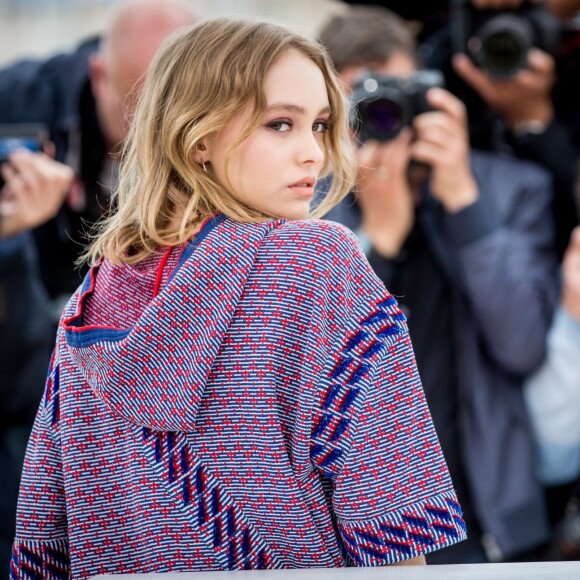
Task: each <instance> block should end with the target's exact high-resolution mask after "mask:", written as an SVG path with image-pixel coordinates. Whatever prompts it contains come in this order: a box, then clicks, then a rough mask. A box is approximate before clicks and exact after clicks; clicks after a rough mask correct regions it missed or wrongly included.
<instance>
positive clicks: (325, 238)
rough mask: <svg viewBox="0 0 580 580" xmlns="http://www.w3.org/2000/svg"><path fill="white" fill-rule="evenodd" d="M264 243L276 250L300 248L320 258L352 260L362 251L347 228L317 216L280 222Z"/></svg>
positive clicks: (355, 238)
mask: <svg viewBox="0 0 580 580" xmlns="http://www.w3.org/2000/svg"><path fill="white" fill-rule="evenodd" d="M265 242H266V243H267V244H268V245H270V246H272V247H273V248H277V249H279V250H280V251H288V250H289V249H291V250H292V251H293V252H300V251H303V252H305V253H308V254H314V255H317V256H320V257H323V258H328V257H329V256H332V257H333V259H335V260H336V259H338V258H343V259H347V258H348V259H353V258H354V257H357V256H360V255H361V254H362V249H361V247H360V244H359V241H358V239H357V237H356V236H355V234H354V233H353V232H352V231H351V230H349V229H348V228H347V227H345V226H343V225H341V224H338V223H336V222H332V221H328V220H320V219H308V220H288V221H283V222H280V224H279V226H278V227H276V228H274V229H273V230H272V231H271V232H270V234H269V235H268V236H267V237H266V240H265Z"/></svg>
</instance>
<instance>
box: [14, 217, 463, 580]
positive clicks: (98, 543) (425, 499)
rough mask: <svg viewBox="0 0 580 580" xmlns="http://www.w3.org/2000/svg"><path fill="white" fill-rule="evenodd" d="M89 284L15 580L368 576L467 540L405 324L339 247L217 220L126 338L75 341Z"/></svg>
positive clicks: (296, 232) (78, 303)
mask: <svg viewBox="0 0 580 580" xmlns="http://www.w3.org/2000/svg"><path fill="white" fill-rule="evenodd" d="M106 264H108V263H106V262H105V263H104V265H106ZM131 267H132V266H123V268H131ZM100 268H101V269H102V272H103V275H105V276H106V272H107V271H109V270H107V268H104V266H103V264H101V265H100V266H95V267H94V268H93V269H92V270H91V271H90V272H89V274H88V275H87V277H86V279H85V282H84V283H83V285H82V287H81V288H80V289H79V290H78V291H77V293H76V294H75V295H74V296H73V297H72V299H71V301H70V302H69V304H68V306H67V307H66V309H65V312H64V314H63V318H62V320H61V324H60V328H59V332H58V338H57V346H56V348H55V351H54V355H53V358H52V362H51V365H50V369H49V373H48V380H47V386H46V393H45V397H44V401H43V403H42V405H41V407H40V409H39V412H38V416H37V419H36V423H35V427H34V430H33V434H32V437H31V440H30V443H29V448H28V451H27V458H26V463H25V469H24V474H23V480H22V486H21V490H20V498H19V506H18V521H17V537H16V539H15V542H14V549H13V559H12V565H11V574H12V577H13V578H32V577H35V578H40V577H46V578H62V577H67V576H68V575H69V574H72V576H73V577H75V578H76V577H79V578H84V577H88V576H92V575H95V574H100V573H145V572H170V571H173V572H176V571H193V570H227V569H260V568H284V567H312V566H324V567H329V566H345V565H357V566H368V565H381V564H388V563H393V562H396V561H399V560H402V559H406V558H410V557H413V556H416V555H419V554H422V553H426V552H429V551H432V550H436V549H439V548H441V547H443V546H446V545H448V544H451V543H454V542H456V541H458V540H460V539H461V538H463V537H464V534H465V530H464V523H463V520H462V518H461V510H460V507H459V505H458V504H457V501H456V498H455V494H454V491H453V489H452V484H451V481H450V479H449V476H448V473H447V468H446V466H445V463H444V460H443V457H442V455H441V451H440V447H439V444H438V441H437V438H436V435H435V432H434V430H433V426H432V423H431V418H430V414H429V411H428V409H427V406H426V403H425V399H424V394H423V391H422V387H421V384H420V380H419V376H418V374H417V371H416V367H415V361H414V356H413V351H412V347H411V343H410V340H409V337H408V333H407V327H406V322H405V319H404V316H403V315H402V313H401V311H400V310H399V309H398V307H397V304H396V301H395V299H394V298H393V297H392V296H390V295H389V294H388V293H387V292H386V290H385V288H384V286H383V285H382V283H381V282H380V281H379V280H378V278H377V277H376V276H375V275H374V273H373V272H372V270H371V268H370V266H369V265H368V262H367V261H366V258H365V257H364V254H363V252H362V251H361V249H360V247H359V245H358V242H357V241H356V239H355V237H354V236H353V235H352V234H351V233H349V232H348V230H346V229H345V228H342V227H341V226H338V225H337V224H333V223H329V222H321V221H317V220H309V221H303V222H283V221H269V222H264V223H259V224H240V223H236V222H233V221H231V220H229V219H226V218H225V217H224V216H216V217H214V218H212V219H211V220H210V221H209V222H207V223H206V224H205V226H204V228H203V230H202V231H201V232H200V233H199V234H198V235H197V236H196V238H195V240H194V241H192V242H190V243H189V244H187V246H186V247H185V248H184V250H183V252H182V253H181V256H180V258H179V263H178V265H177V267H176V268H175V270H174V271H173V272H172V274H171V276H170V277H169V280H168V281H167V283H166V284H165V285H164V286H163V287H162V289H161V292H159V293H158V294H157V295H156V296H155V297H153V298H151V296H145V297H144V300H143V302H142V304H143V308H142V309H141V310H140V311H139V312H137V313H136V316H135V322H134V323H133V324H131V325H129V326H127V327H123V328H118V327H115V326H114V325H111V324H109V325H94V324H87V323H86V322H85V321H84V315H85V311H86V307H87V304H89V303H90V301H91V299H92V298H93V297H92V293H93V292H94V291H95V284H96V281H97V280H98V277H99V275H100V273H101V272H100ZM97 287H98V285H97ZM124 290H125V294H124V295H125V296H126V298H125V300H124V301H119V303H117V304H112V308H114V309H116V310H119V309H120V310H122V311H131V310H132V309H135V304H136V302H135V295H136V294H138V292H139V287H138V286H135V287H129V288H126V289H124ZM114 302H117V298H115V300H114Z"/></svg>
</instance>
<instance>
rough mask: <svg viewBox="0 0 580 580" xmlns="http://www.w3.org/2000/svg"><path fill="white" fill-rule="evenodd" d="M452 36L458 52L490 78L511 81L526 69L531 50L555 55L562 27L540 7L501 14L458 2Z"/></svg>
mask: <svg viewBox="0 0 580 580" xmlns="http://www.w3.org/2000/svg"><path fill="white" fill-rule="evenodd" d="M451 34H452V43H453V45H454V46H453V48H454V51H455V52H464V53H466V54H467V55H469V56H470V58H471V60H472V61H473V62H474V63H475V64H476V65H477V66H478V67H479V68H481V69H483V70H484V71H486V72H487V73H488V74H490V75H491V76H494V77H496V78H509V77H512V76H513V75H515V74H516V73H517V72H518V71H520V70H521V69H523V68H525V66H526V63H527V57H528V51H529V50H530V49H531V48H534V47H535V48H539V49H541V50H543V51H544V52H547V53H549V54H554V53H555V52H556V50H557V49H558V46H559V44H560V40H561V36H562V27H561V24H560V22H559V21H558V20H557V19H556V18H555V17H554V16H552V14H550V13H549V12H548V11H547V10H546V8H545V7H543V6H542V5H541V4H532V3H529V2H524V3H523V4H522V5H521V6H520V7H519V8H517V9H514V10H502V11H499V12H498V11H497V10H478V9H476V8H474V7H473V6H472V5H471V1H470V0H456V1H455V7H454V10H453V15H452V19H451Z"/></svg>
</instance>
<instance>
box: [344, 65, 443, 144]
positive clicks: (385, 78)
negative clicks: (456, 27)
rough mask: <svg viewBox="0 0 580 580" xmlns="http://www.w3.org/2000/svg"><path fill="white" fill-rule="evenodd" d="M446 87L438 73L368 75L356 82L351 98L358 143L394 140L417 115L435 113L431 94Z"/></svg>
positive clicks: (425, 71) (352, 123)
mask: <svg viewBox="0 0 580 580" xmlns="http://www.w3.org/2000/svg"><path fill="white" fill-rule="evenodd" d="M443 85H444V81H443V75H442V74H441V73H440V72H439V71H436V70H423V71H417V72H415V73H413V74H411V75H408V76H398V75H385V74H376V73H367V74H366V75H364V76H363V77H361V78H360V79H358V81H357V82H356V83H355V85H354V87H353V92H352V97H351V103H352V107H351V126H352V128H353V130H354V132H355V133H356V135H357V137H358V140H359V141H360V142H361V143H364V142H365V141H368V140H370V139H375V140H377V141H381V142H386V141H390V140H391V139H394V138H395V137H396V136H397V135H398V134H399V133H400V132H401V130H402V129H403V127H409V126H411V124H412V122H413V119H414V118H415V117H416V116H417V115H420V114H421V113H425V112H427V111H431V110H432V107H431V106H430V105H429V103H428V102H427V96H426V95H427V91H428V90H429V89H431V88H433V87H443Z"/></svg>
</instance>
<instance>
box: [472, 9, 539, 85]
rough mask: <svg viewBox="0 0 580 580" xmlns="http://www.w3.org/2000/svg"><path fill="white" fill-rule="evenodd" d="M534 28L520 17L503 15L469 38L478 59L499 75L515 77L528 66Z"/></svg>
mask: <svg viewBox="0 0 580 580" xmlns="http://www.w3.org/2000/svg"><path fill="white" fill-rule="evenodd" d="M532 44H533V29H532V28H531V25H530V24H529V23H528V22H527V21H526V20H523V19H521V18H518V17H517V16H515V15H511V14H502V15H499V16H496V17H494V18H492V19H491V20H489V21H488V22H487V23H486V24H485V25H484V26H482V28H481V29H480V30H478V31H477V33H476V35H475V36H474V37H473V38H472V39H471V40H470V41H469V43H468V48H469V50H470V52H471V53H472V55H473V57H474V59H475V60H476V62H477V63H478V64H479V66H481V68H483V69H484V70H486V71H487V72H489V73H490V74H492V75H494V76H497V77H509V76H513V75H514V74H515V73H517V72H518V71H519V70H520V69H522V68H523V67H524V66H525V65H526V59H527V54H528V50H529V49H530V48H531V47H532Z"/></svg>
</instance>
